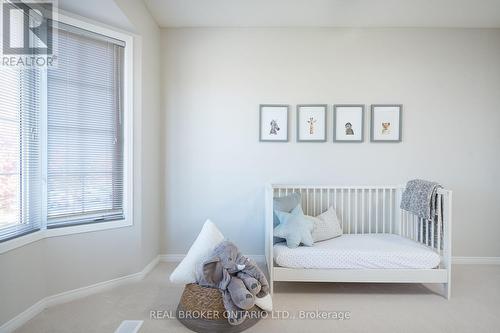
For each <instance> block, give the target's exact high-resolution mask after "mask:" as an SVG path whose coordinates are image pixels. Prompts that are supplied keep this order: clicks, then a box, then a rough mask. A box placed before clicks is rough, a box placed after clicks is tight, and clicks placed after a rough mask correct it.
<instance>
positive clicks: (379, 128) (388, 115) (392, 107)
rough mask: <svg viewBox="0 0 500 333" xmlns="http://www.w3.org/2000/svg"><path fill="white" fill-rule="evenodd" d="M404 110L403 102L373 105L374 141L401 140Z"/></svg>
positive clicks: (372, 137)
mask: <svg viewBox="0 0 500 333" xmlns="http://www.w3.org/2000/svg"><path fill="white" fill-rule="evenodd" d="M402 110H403V106H402V105H401V104H389V105H372V119H371V141H372V142H401V138H402V123H403V122H402Z"/></svg>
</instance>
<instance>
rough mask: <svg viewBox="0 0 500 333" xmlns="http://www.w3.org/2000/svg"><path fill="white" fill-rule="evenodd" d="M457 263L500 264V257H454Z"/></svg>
mask: <svg viewBox="0 0 500 333" xmlns="http://www.w3.org/2000/svg"><path fill="white" fill-rule="evenodd" d="M451 262H452V264H455V265H500V257H453V258H452V259H451Z"/></svg>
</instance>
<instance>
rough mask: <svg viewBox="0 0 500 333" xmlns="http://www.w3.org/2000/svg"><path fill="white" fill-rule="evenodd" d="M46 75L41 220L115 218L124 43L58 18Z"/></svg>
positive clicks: (119, 193)
mask: <svg viewBox="0 0 500 333" xmlns="http://www.w3.org/2000/svg"><path fill="white" fill-rule="evenodd" d="M57 36H58V43H59V46H58V49H59V51H58V55H59V61H58V66H57V68H53V69H49V70H48V76H47V82H48V89H47V100H48V103H47V104H48V108H47V110H48V111H47V115H48V120H47V136H48V146H47V154H48V155H47V156H48V158H47V187H48V188H47V218H48V220H47V224H48V226H49V227H55V226H61V225H67V224H75V223H88V222H95V221H104V220H115V219H122V218H123V126H122V113H123V107H122V100H123V97H122V95H123V84H122V82H123V75H122V73H123V55H124V52H123V51H124V49H123V47H124V44H123V43H121V42H119V41H114V40H111V39H109V38H105V37H103V36H96V35H89V34H88V33H87V32H86V31H84V30H83V31H82V30H81V29H77V28H74V27H72V26H68V25H64V24H59V31H58V34H57Z"/></svg>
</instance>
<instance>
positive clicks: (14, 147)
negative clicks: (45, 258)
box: [0, 68, 42, 240]
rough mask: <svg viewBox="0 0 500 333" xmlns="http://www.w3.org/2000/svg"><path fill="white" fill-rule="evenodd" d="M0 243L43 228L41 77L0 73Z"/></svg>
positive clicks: (29, 72)
mask: <svg viewBox="0 0 500 333" xmlns="http://www.w3.org/2000/svg"><path fill="white" fill-rule="evenodd" d="M0 84H1V86H2V87H1V92H2V97H1V98H0V239H3V240H8V239H11V238H14V237H17V236H19V235H24V234H27V233H30V232H33V231H36V230H38V229H39V228H40V223H41V219H42V217H41V207H40V206H41V205H40V203H41V181H40V158H39V157H40V154H39V150H40V144H39V131H40V127H39V110H40V94H39V91H40V75H39V73H37V72H36V71H33V70H21V69H12V68H9V69H2V70H1V71H0Z"/></svg>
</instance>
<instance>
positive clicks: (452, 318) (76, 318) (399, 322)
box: [16, 263, 500, 333]
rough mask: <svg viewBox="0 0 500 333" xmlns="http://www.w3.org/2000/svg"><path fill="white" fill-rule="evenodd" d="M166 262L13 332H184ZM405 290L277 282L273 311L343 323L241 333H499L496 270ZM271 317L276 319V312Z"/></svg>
mask: <svg viewBox="0 0 500 333" xmlns="http://www.w3.org/2000/svg"><path fill="white" fill-rule="evenodd" d="M173 267H174V265H173V264H165V263H161V264H159V265H158V266H157V267H156V268H155V269H154V270H153V272H151V273H150V274H149V275H148V276H147V277H146V279H144V280H143V281H141V282H137V283H133V284H129V285H126V286H122V287H118V288H115V289H113V290H109V291H106V292H102V293H99V294H95V295H92V296H89V297H86V298H83V299H80V300H77V301H73V302H70V303H66V304H63V305H58V306H55V307H52V308H49V309H46V310H45V311H43V312H42V313H41V314H39V315H38V316H36V317H35V318H33V319H32V320H30V321H29V322H28V323H26V325H24V326H23V327H21V328H20V329H19V330H17V331H16V332H26V333H27V332H33V333H35V332H36V333H41V332H47V333H48V332H50V333H57V332H71V333H77V332H85V333H90V332H114V331H115V329H116V328H117V327H118V326H119V325H120V323H121V322H122V321H123V320H127V319H132V320H144V324H143V325H142V327H141V329H140V332H141V333H142V332H189V331H188V330H187V329H186V328H184V327H183V326H182V325H181V324H180V323H179V322H178V321H177V320H175V319H162V320H151V319H150V311H151V310H162V311H163V310H167V311H168V310H172V311H174V310H175V308H176V306H177V302H178V300H179V297H180V294H181V292H182V286H178V285H172V284H170V283H169V282H168V275H169V274H170V272H171V270H172V269H173ZM433 290H434V291H437V290H438V289H437V288H436V289H434V288H433V287H429V289H428V288H427V286H424V285H411V284H387V285H385V284H344V283H308V284H304V283H300V284H297V283H293V284H292V283H281V284H277V288H276V293H275V295H274V305H275V310H281V311H287V312H285V314H288V315H290V316H298V315H299V314H300V313H299V311H302V310H303V311H315V310H322V311H329V312H333V311H349V312H350V315H351V318H350V319H349V320H343V321H339V320H327V319H325V320H321V319H320V320H301V319H288V320H285V319H271V318H268V319H265V320H261V321H260V322H259V323H258V324H257V325H255V326H254V327H252V328H251V329H249V330H248V331H247V332H311V333H312V332H418V333H422V332H426V333H427V332H453V333H457V332H500V266H483V265H456V266H454V267H453V287H452V298H451V299H450V300H449V301H447V300H446V299H444V298H442V297H441V296H439V295H436V294H435V292H434V291H433ZM275 316H278V314H277V313H275Z"/></svg>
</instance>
